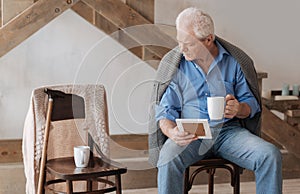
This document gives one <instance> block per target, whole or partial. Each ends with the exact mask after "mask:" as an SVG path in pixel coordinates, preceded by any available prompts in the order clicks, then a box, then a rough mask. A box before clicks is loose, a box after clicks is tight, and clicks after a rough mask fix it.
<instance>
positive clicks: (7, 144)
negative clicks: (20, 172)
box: [0, 139, 22, 163]
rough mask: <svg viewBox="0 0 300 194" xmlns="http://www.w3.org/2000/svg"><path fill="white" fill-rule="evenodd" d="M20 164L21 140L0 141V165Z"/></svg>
mask: <svg viewBox="0 0 300 194" xmlns="http://www.w3.org/2000/svg"><path fill="white" fill-rule="evenodd" d="M16 162H22V140H21V139H16V140H0V163H16Z"/></svg>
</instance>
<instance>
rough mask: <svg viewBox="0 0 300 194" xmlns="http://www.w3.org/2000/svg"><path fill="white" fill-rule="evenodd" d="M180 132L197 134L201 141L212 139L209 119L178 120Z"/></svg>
mask: <svg viewBox="0 0 300 194" xmlns="http://www.w3.org/2000/svg"><path fill="white" fill-rule="evenodd" d="M176 124H177V126H178V129H179V130H180V131H187V132H189V133H191V134H195V135H197V136H198V138H199V139H211V138H212V136H211V131H210V127H209V124H208V120H207V119H176Z"/></svg>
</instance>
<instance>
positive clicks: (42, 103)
mask: <svg viewBox="0 0 300 194" xmlns="http://www.w3.org/2000/svg"><path fill="white" fill-rule="evenodd" d="M45 88H49V89H53V90H60V91H62V92H65V93H72V94H76V95H78V96H81V97H83V98H84V101H85V115H86V116H85V119H84V120H83V122H78V123H75V125H76V129H77V130H78V134H83V132H89V133H90V134H91V136H92V137H93V139H94V141H95V142H96V143H97V144H98V145H99V147H100V149H101V151H102V152H103V154H105V155H106V156H108V155H109V145H108V143H109V140H108V123H107V121H108V118H107V105H106V94H105V89H104V87H103V86H102V85H56V86H45V87H40V88H36V89H34V90H33V92H32V95H31V100H30V106H29V110H28V113H27V115H26V119H25V123H24V130H23V145H22V151H23V162H24V171H25V176H26V193H27V194H35V193H36V187H37V183H38V174H39V166H40V164H39V163H40V159H41V156H42V150H43V140H44V130H45V125H46V111H47V102H48V96H47V94H46V93H44V89H45ZM51 125H52V124H51ZM65 130H67V129H65ZM50 131H51V130H50ZM61 138H62V140H64V137H61ZM82 140H83V143H86V141H85V140H84V139H82ZM56 141H57V140H56ZM63 143H64V144H65V145H67V144H69V143H71V142H68V141H67V140H66V142H63ZM48 144H51V141H50V139H49V143H48ZM57 147H58V148H55V149H62V150H63V149H64V147H60V146H57ZM53 149H54V148H53ZM48 152H49V148H48Z"/></svg>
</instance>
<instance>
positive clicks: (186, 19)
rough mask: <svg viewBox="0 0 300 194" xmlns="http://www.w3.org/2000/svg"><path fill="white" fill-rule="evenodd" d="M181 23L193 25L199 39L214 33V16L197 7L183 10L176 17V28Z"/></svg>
mask: <svg viewBox="0 0 300 194" xmlns="http://www.w3.org/2000/svg"><path fill="white" fill-rule="evenodd" d="M180 24H184V25H187V26H188V27H189V26H191V27H192V28H193V32H194V33H195V36H196V37H197V38H198V39H200V40H201V39H204V38H206V37H207V36H208V35H210V34H211V35H213V39H214V38H215V35H214V22H213V20H212V18H211V17H210V16H209V15H208V14H206V13H204V12H203V11H201V10H200V9H198V8H196V7H190V8H187V9H185V10H183V11H182V12H181V13H180V14H179V15H178V16H177V18H176V28H177V29H178V27H179V25H180Z"/></svg>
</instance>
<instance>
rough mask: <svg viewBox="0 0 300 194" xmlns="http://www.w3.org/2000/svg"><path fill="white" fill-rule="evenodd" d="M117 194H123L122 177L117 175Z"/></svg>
mask: <svg viewBox="0 0 300 194" xmlns="http://www.w3.org/2000/svg"><path fill="white" fill-rule="evenodd" d="M115 184H116V194H122V185H121V175H120V174H116V175H115Z"/></svg>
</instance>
